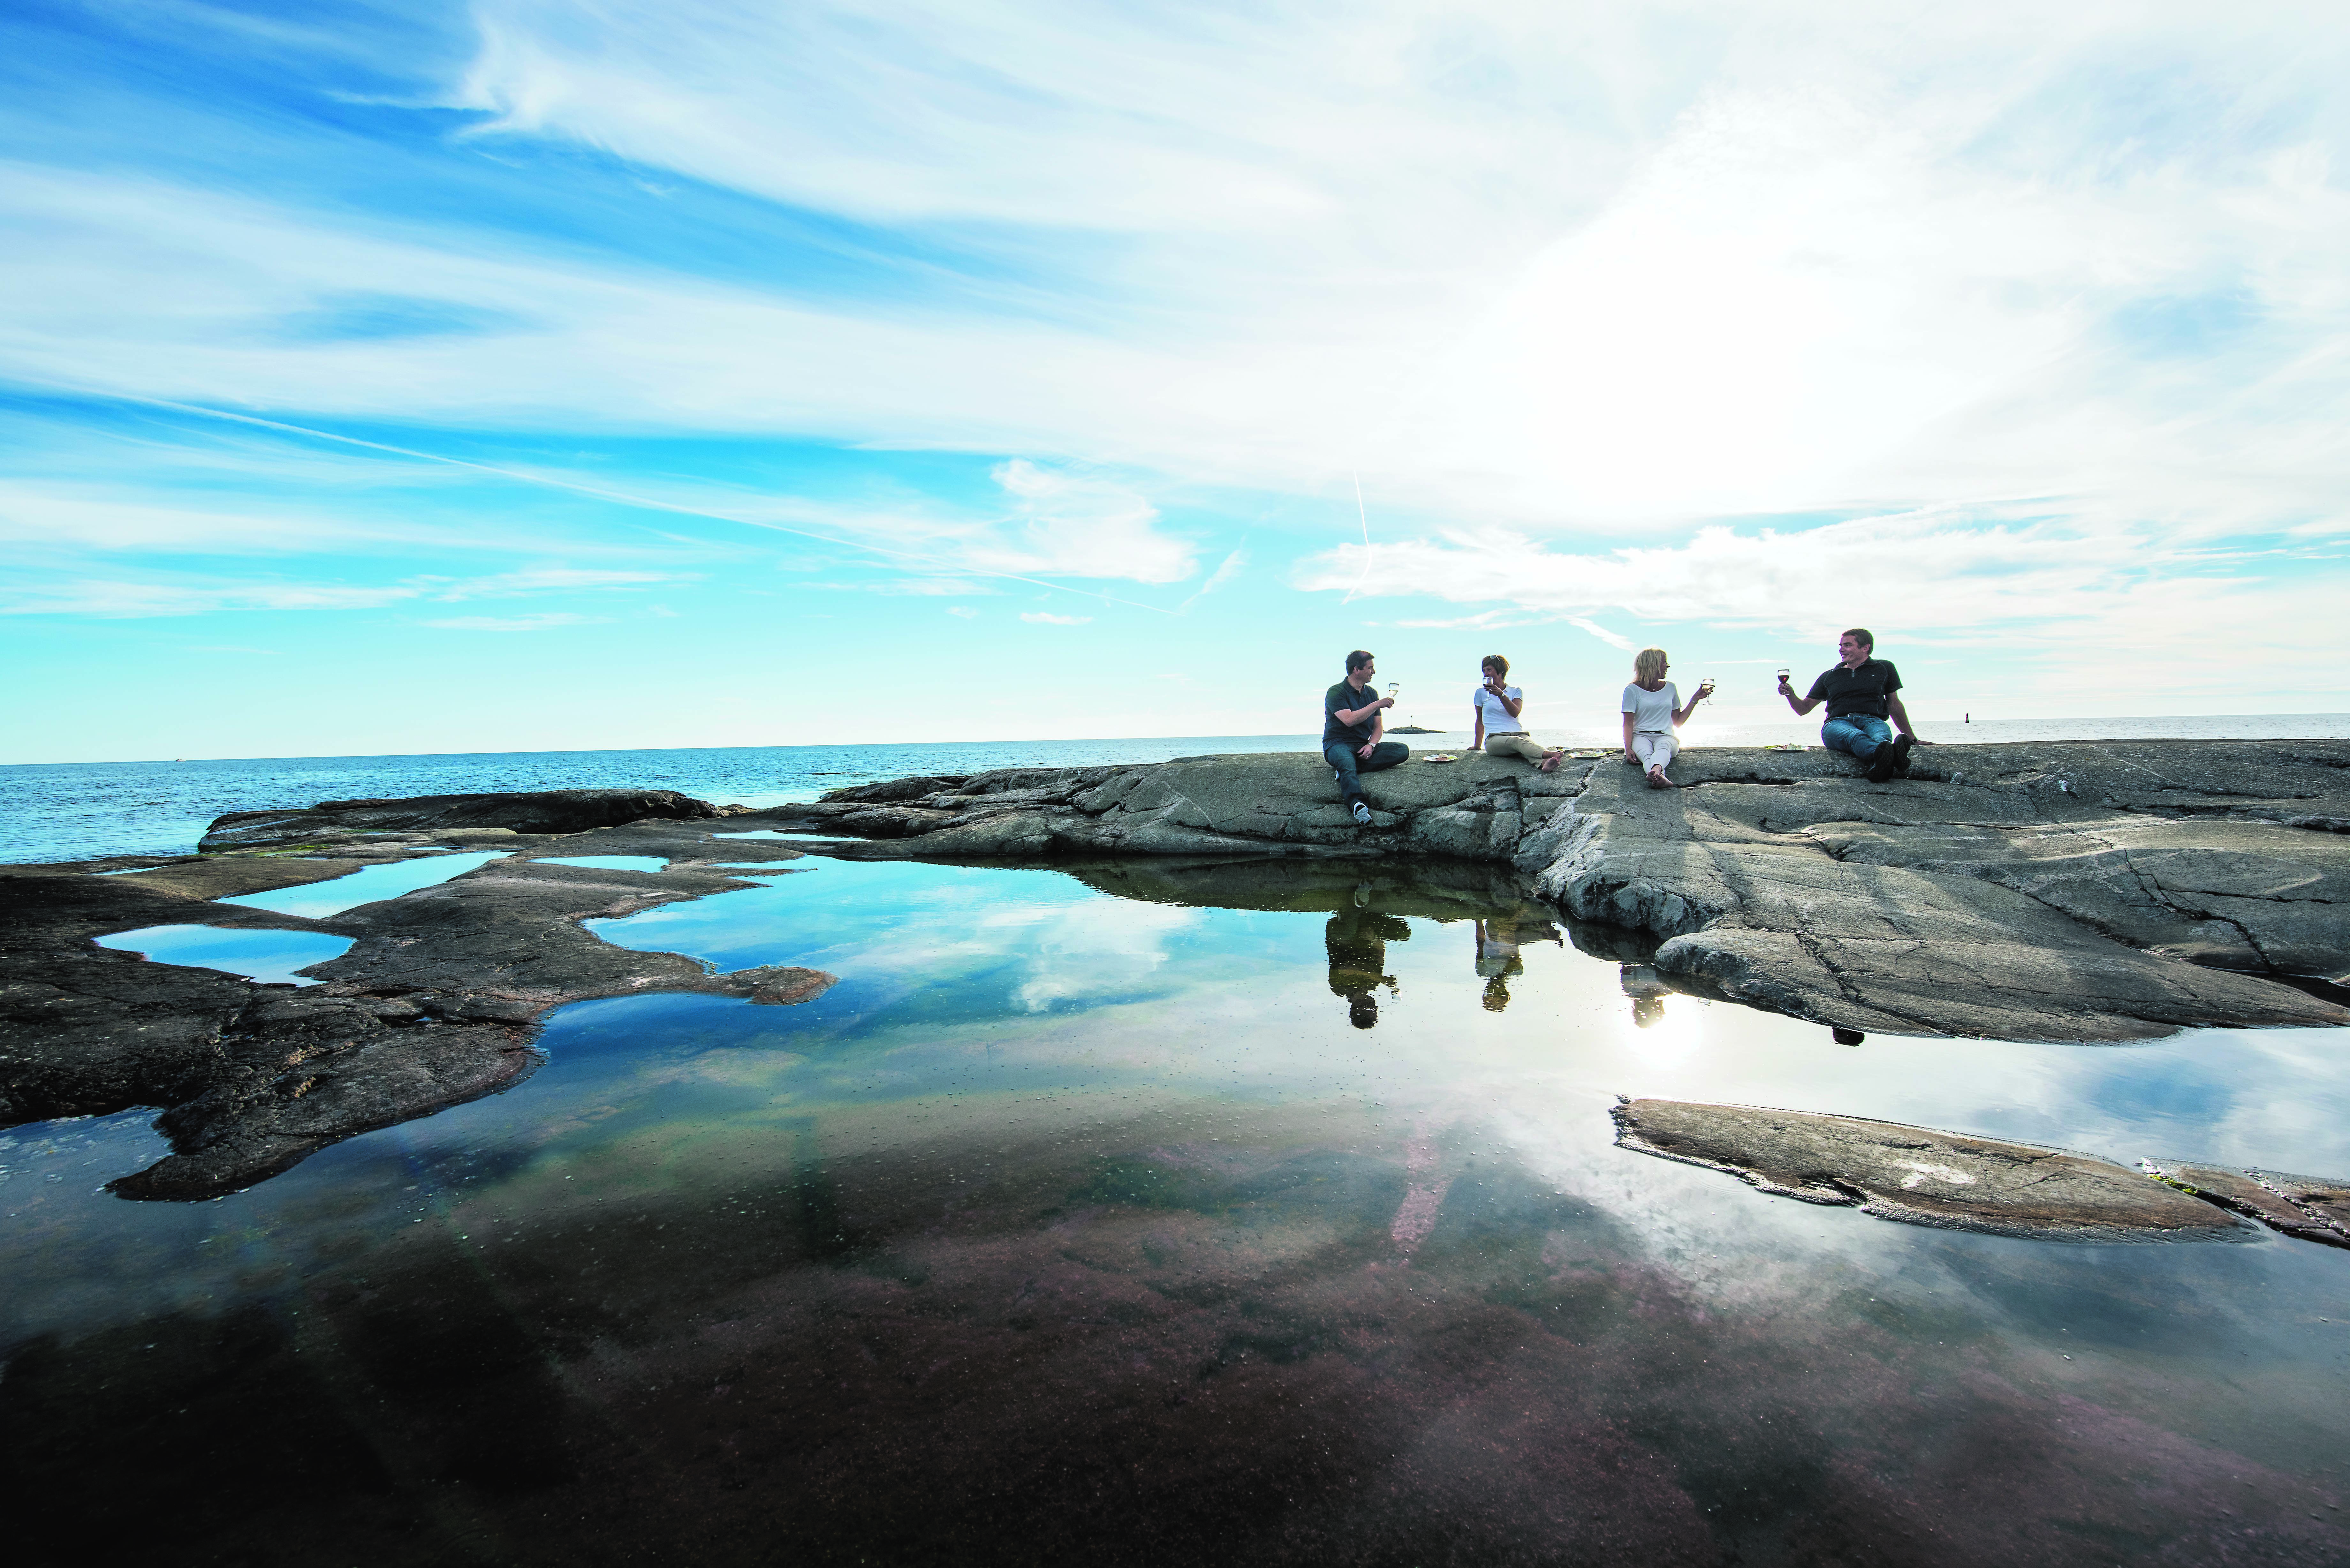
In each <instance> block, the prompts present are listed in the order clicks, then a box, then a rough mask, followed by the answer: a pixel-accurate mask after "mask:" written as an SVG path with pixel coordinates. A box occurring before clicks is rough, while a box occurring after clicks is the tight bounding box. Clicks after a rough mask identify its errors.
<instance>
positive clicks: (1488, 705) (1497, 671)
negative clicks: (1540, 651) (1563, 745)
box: [1469, 653, 1566, 773]
mask: <svg viewBox="0 0 2350 1568" xmlns="http://www.w3.org/2000/svg"><path fill="white" fill-rule="evenodd" d="M1479 662H1480V664H1482V667H1483V669H1484V671H1485V683H1484V684H1483V685H1482V686H1480V687H1478V688H1477V690H1476V691H1473V692H1471V694H1470V698H1469V703H1470V706H1471V708H1473V709H1475V710H1476V712H1477V734H1476V739H1475V740H1474V741H1473V742H1471V749H1472V750H1475V751H1480V752H1486V753H1491V754H1492V755H1493V756H1497V757H1523V758H1524V759H1525V760H1526V761H1528V762H1530V763H1534V767H1535V769H1536V771H1538V772H1541V773H1549V772H1551V771H1553V770H1554V769H1555V768H1556V767H1557V766H1558V759H1559V758H1561V757H1563V756H1565V754H1566V753H1565V751H1563V750H1558V749H1553V750H1550V751H1544V749H1543V748H1542V747H1541V746H1539V745H1537V744H1535V742H1534V737H1533V736H1532V735H1529V734H1527V733H1526V727H1525V725H1523V724H1522V723H1520V722H1518V715H1519V714H1520V713H1522V712H1523V711H1525V706H1526V694H1525V693H1524V692H1523V691H1519V690H1518V689H1517V688H1516V687H1514V686H1512V685H1510V684H1508V682H1509V679H1510V661H1509V660H1508V659H1504V658H1503V657H1502V656H1501V655H1500V654H1498V653H1489V654H1487V655H1486V656H1485V657H1484V658H1483V659H1481V660H1480V661H1479Z"/></svg>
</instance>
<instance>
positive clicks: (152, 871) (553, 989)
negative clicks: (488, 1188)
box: [0, 790, 833, 1199]
mask: <svg viewBox="0 0 2350 1568" xmlns="http://www.w3.org/2000/svg"><path fill="white" fill-rule="evenodd" d="M613 797H620V798H618V799H615V798H613ZM616 814H625V815H626V817H627V818H628V819H629V820H628V821H627V823H626V825H625V826H606V824H608V822H609V821H610V819H611V818H612V817H613V816H614V815H616ZM651 814H659V815H651ZM717 815H718V813H717V811H716V810H715V809H714V808H712V807H711V806H709V805H705V804H704V803H702V802H700V801H691V800H688V799H686V797H684V796H682V795H671V794H669V792H666V791H662V792H635V791H628V792H623V791H592V790H581V791H554V792H546V793H545V794H536V795H508V796H479V795H477V796H453V797H433V798H432V799H429V800H426V801H419V802H403V803H388V802H359V803H338V805H329V806H322V807H319V808H317V809H316V810H314V811H311V812H307V813H292V814H289V813H246V814H239V815H237V816H234V817H224V818H223V819H221V822H220V823H217V824H215V825H214V828H213V833H212V834H210V835H208V836H206V839H205V842H206V843H208V844H214V845H218V844H220V843H221V842H223V841H224V839H226V840H227V841H228V842H230V843H232V844H234V846H235V848H234V851H233V852H230V853H224V854H213V855H207V856H203V857H199V858H185V859H180V860H169V859H157V858H155V857H121V858H120V859H119V860H109V861H97V862H79V863H73V864H69V865H63V866H8V867H0V1126H7V1125H14V1124H16V1123H19V1122H26V1121H35V1120H46V1119H49V1118H52V1117H57V1116H93V1115H106V1114H109V1113H111V1112H114V1111H120V1110H124V1109H127V1108H130V1107H131V1106H159V1107H161V1108H162V1113H163V1114H162V1115H161V1117H159V1118H158V1121H157V1126H158V1127H159V1128H160V1129H161V1131H162V1132H164V1133H165V1134H166V1135H167V1136H168V1137H170V1138H171V1140H172V1153H171V1154H170V1155H168V1156H167V1157H165V1158H163V1159H161V1160H160V1161H158V1162H157V1163H156V1164H154V1165H152V1166H151V1167H149V1168H147V1169H145V1170H142V1171H140V1172H138V1173H137V1174H136V1175H132V1176H128V1177H124V1178H122V1179H119V1180H117V1181H115V1182H113V1183H111V1184H110V1185H111V1187H112V1189H113V1190H114V1191H116V1192H118V1193H120V1195H122V1196H124V1197H126V1198H140V1199H197V1198H209V1197H214V1196H217V1195H219V1194H221V1193H224V1192H230V1191H234V1190H235V1189H238V1188H241V1187H247V1186H250V1185H252V1184H253V1183H254V1182H255V1181H258V1180H261V1179H264V1178H265V1177H268V1176H272V1175H275V1174H276V1173H277V1172H278V1171H281V1170H284V1169H286V1168H289V1167H291V1166H293V1165H295V1164H296V1163H298V1162H299V1161H301V1160H302V1159H304V1158H307V1157H308V1156H309V1155H311V1154H313V1153H315V1152H317V1150H318V1149H320V1148H323V1147H326V1146H327V1145H328V1144H331V1143H335V1142H338V1141H339V1140H341V1139H343V1138H346V1137H352V1136H354V1135H356V1134H359V1133H361V1132H366V1131H369V1130H370V1129H372V1128H375V1127H387V1126H390V1125H391V1124H392V1123H395V1122H400V1121H406V1120H408V1119H410V1118H411V1117H414V1116H424V1115H428V1114H430V1113H431V1112H433V1111H436V1110H440V1109H442V1108H444V1107H446V1106H452V1105H456V1104H459V1103H461V1102H463V1101H465V1100H469V1099H473V1098H475V1097H477V1096H482V1095H485V1094H490V1093H493V1092H494V1091H496V1090H499V1089H503V1088H506V1087H509V1086H511V1085H515V1084H516V1083H519V1082H520V1081H522V1080H523V1079H524V1078H526V1077H527V1076H529V1075H530V1074H531V1073H532V1072H533V1071H535V1070H536V1068H537V1066H538V1064H539V1061H540V1057H539V1054H538V1053H537V1052H536V1050H535V1049H533V1047H532V1044H531V1042H532V1039H533V1037H534V1036H535V1034H536V1024H537V1023H538V1021H539V1020H540V1019H541V1018H543V1017H544V1016H545V1015H546V1013H547V1012H551V1011H553V1010H554V1009H555V1008H556V1007H560V1006H562V1005H564V1004H565V1003H567V1002H578V1001H585V1000H587V999H589V998H594V997H606V996H625V995H630V994H634V993H637V992H649V991H656V992H660V991H665V992H708V993H713V994H718V995H726V996H740V997H743V998H745V999H746V1000H748V1001H751V1002H760V1003H768V1004H779V1005H787V1004H790V1003H793V1002H805V1001H806V1000H808V999H810V998H812V997H814V996H816V995H820V994H821V993H822V992H823V991H824V990H825V988H826V987H827V986H829V985H830V984H831V983H832V978H833V977H831V976H830V975H827V974H824V973H822V972H820V971H814V970H799V969H777V968H767V969H752V970H743V971H736V972H734V973H732V974H713V973H711V972H709V971H708V970H707V968H706V966H704V965H702V964H701V963H699V962H697V961H694V960H691V959H689V958H684V957H681V956H680V955H678V954H675V953H647V952H633V951H630V950H627V949H625V948H618V947H614V946H612V945H611V944H610V943H608V942H605V941H601V940H598V939H597V938H596V937H594V936H592V935H591V934H589V933H588V932H587V931H586V930H585V929H581V927H580V924H579V922H580V921H582V920H584V919H597V918H610V917H617V916H621V915H629V914H633V913H635V912H637V911H638V910H639V909H649V908H650V907H652V906H653V905H656V904H660V903H667V902H671V901H673V900H676V899H681V898H701V897H702V896H704V895H706V894H710V893H718V892H724V891H727V890H729V889H731V888H741V887H745V886H748V885H749V884H746V883H745V882H743V880H742V879H741V878H740V877H738V876H735V875H733V874H732V873H730V872H728V871H726V870H723V869H721V868H719V863H720V862H722V861H723V862H726V863H738V862H739V863H751V862H758V863H777V865H778V869H783V868H785V867H783V866H782V865H781V863H785V862H789V861H792V860H795V859H798V858H799V857H800V855H799V852H798V851H796V850H794V849H791V848H789V847H786V846H782V845H778V844H775V843H772V842H762V841H760V840H757V839H749V840H727V841H724V842H723V844H722V843H720V842H719V841H716V840H713V839H712V837H711V834H710V829H711V827H712V826H722V825H718V824H714V823H713V822H712V819H713V818H715V817H716V816H717ZM289 817H290V818H296V819H298V831H296V832H294V833H291V834H290V835H289V834H287V833H284V832H279V833H276V834H275V835H274V836H273V835H268V834H265V832H263V831H262V830H260V829H259V828H257V827H256V828H255V829H254V836H253V837H252V838H251V839H236V838H234V837H231V835H234V834H235V833H237V832H240V831H243V830H244V829H245V828H246V827H247V826H248V825H253V824H255V823H256V822H257V821H260V820H268V821H276V820H279V819H286V818H289ZM501 819H503V821H504V822H509V823H519V824H521V825H522V826H521V827H520V828H517V827H515V826H501V825H500V823H501ZM452 824H463V826H452ZM578 825H584V826H578ZM591 846H592V849H591ZM452 848H471V849H484V848H491V849H497V850H501V851H504V852H505V853H506V855H507V858H505V859H503V860H498V861H494V862H492V863H490V864H488V865H485V866H483V867H479V868H477V869H475V870H473V871H472V872H469V873H467V874H466V875H464V876H462V877H456V878H453V879H452V880H450V881H447V882H443V883H441V884H439V885H437V886H434V887H431V888H421V889H418V890H417V891H415V892H411V893H409V894H406V895H405V896H402V897H400V898H390V899H386V900H384V901H382V902H380V903H374V904H367V905H362V906H360V907H359V908H357V909H347V910H345V911H343V912H342V913H340V914H338V915H334V916H331V917H328V918H327V919H305V918H303V917H301V916H298V915H281V914H272V913H268V912H265V911H262V910H257V909H245V908H243V907H241V906H238V905H234V904H222V903H219V902H216V900H218V899H221V898H233V897H237V896H240V895H243V894H247V893H256V892H263V891H269V890H274V889H276V888H289V887H296V886H301V885H303V884H307V883H312V882H322V881H328V880H331V879H332V878H335V877H344V876H348V875H349V874H350V873H351V872H354V871H357V870H359V869H361V868H363V867H367V866H369V865H380V864H384V863H387V862H390V861H395V860H402V859H409V858H413V857H417V856H420V855H428V854H435V853H442V852H446V851H447V850H449V849H452ZM587 852H593V853H598V854H631V855H646V856H659V857H665V858H668V859H669V861H670V865H669V867H667V869H665V870H662V871H660V872H640V871H613V870H600V869H595V868H591V867H576V866H556V865H545V864H541V863H540V861H541V859H542V857H553V856H577V855H579V854H582V853H587ZM140 867H151V868H145V869H141V868H140ZM126 870H137V871H138V874H137V875H135V876H99V875H92V874H91V873H93V872H103V871H126ZM185 924H201V925H206V926H221V927H229V928H234V929H276V930H289V931H295V930H298V931H316V932H321V933H325V934H328V935H334V936H343V937H349V938H351V939H353V945H352V946H351V948H350V949H349V950H348V951H347V952H346V953H344V954H343V955H342V956H341V957H339V958H336V959H333V960H330V961H328V962H326V963H323V964H318V965H314V966H312V968H311V970H310V971H308V972H310V973H312V974H315V975H317V977H318V978H319V980H320V981H322V983H319V984H316V985H308V986H300V987H296V986H292V985H273V984H264V983H259V982H256V981H248V980H244V979H241V978H239V977H237V976H234V975H229V974H224V973H222V972H220V971H216V970H208V969H195V968H188V967H183V966H181V965H175V964H169V963H156V962H150V961H146V960H143V959H141V958H140V957H139V956H138V955H137V954H135V953H130V952H120V951H117V950H112V949H109V948H101V947H99V946H97V945H96V944H95V942H94V941H93V940H92V939H94V938H97V937H100V936H106V935H111V934H114V933H118V932H122V931H131V930H138V929H144V928H147V927H151V926H165V925H185Z"/></svg>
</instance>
